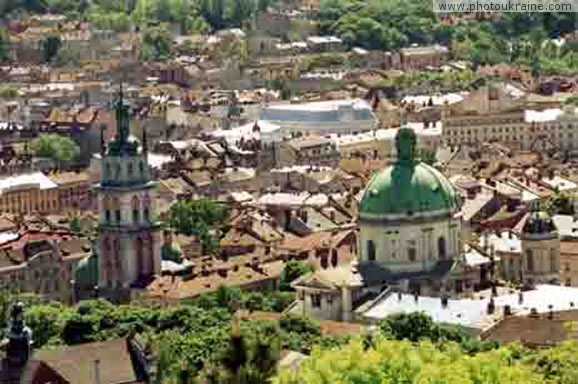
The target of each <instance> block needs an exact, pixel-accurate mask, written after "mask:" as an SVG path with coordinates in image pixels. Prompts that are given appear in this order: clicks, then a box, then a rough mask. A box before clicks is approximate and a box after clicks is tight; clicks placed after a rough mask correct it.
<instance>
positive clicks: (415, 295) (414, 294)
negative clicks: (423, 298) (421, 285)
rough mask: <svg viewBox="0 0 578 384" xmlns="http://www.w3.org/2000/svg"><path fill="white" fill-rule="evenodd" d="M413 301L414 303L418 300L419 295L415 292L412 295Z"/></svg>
mask: <svg viewBox="0 0 578 384" xmlns="http://www.w3.org/2000/svg"><path fill="white" fill-rule="evenodd" d="M413 299H414V300H415V302H416V303H417V301H418V300H419V294H418V293H417V292H414V293H413Z"/></svg>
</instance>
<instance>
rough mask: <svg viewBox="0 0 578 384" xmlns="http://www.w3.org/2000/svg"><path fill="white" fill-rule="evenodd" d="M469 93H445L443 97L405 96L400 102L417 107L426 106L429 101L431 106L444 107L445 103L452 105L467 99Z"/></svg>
mask: <svg viewBox="0 0 578 384" xmlns="http://www.w3.org/2000/svg"><path fill="white" fill-rule="evenodd" d="M469 94H470V93H469V92H460V93H446V94H444V95H439V94H436V95H416V96H406V97H404V98H403V99H402V102H405V103H412V102H413V103H415V104H418V105H423V104H426V105H427V104H428V103H429V101H430V99H431V101H432V103H433V105H444V104H445V103H446V101H447V102H448V104H454V103H457V102H459V101H462V100H463V99H464V98H465V97H467V96H468V95H469Z"/></svg>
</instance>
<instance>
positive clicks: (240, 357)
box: [0, 291, 578, 384]
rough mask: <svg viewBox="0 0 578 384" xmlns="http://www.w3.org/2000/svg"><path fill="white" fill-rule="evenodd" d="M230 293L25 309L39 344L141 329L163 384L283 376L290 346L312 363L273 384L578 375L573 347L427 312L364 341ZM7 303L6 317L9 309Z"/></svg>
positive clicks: (577, 347) (399, 318) (383, 326)
mask: <svg viewBox="0 0 578 384" xmlns="http://www.w3.org/2000/svg"><path fill="white" fill-rule="evenodd" d="M230 295H231V292H225V291H223V292H220V293H217V294H214V296H216V297H214V298H213V299H216V300H217V301H213V302H212V307H211V308H207V307H203V306H200V305H199V304H198V303H194V304H192V305H182V306H180V307H175V308H159V307H152V308H151V307H141V306H134V305H133V306H114V305H112V304H110V303H108V302H105V301H87V302H83V303H81V304H80V305H78V306H77V307H74V308H70V307H64V306H61V305H60V304H56V303H53V304H36V305H33V306H31V307H29V308H28V309H27V310H26V313H25V318H26V321H27V324H28V325H29V326H30V327H31V328H32V331H33V335H34V346H35V347H36V348H40V347H45V346H48V345H61V344H69V345H70V344H78V343H84V342H90V341H96V340H107V339H111V338H116V337H121V336H125V335H127V334H130V333H133V332H138V333H140V334H141V335H142V336H143V338H144V339H145V340H147V341H148V342H149V345H150V348H152V352H153V354H154V356H156V359H157V368H158V369H157V377H156V378H154V379H155V381H157V382H163V383H197V384H201V383H205V384H209V383H221V384H222V383H246V384H261V383H263V382H266V381H267V380H268V379H269V378H271V377H274V376H275V375H277V369H276V367H277V363H278V361H279V358H280V350H281V349H284V348H289V349H292V350H297V351H301V352H304V353H307V354H310V355H311V357H310V358H308V359H307V360H305V361H304V363H303V364H302V366H301V369H300V370H299V371H298V372H294V371H283V372H281V373H280V374H279V375H278V377H277V378H276V379H275V382H277V383H279V384H289V383H291V384H297V383H299V384H307V383H312V384H319V383H343V384H345V383H352V384H353V383H356V384H359V383H368V384H369V383H377V382H379V383H422V382H427V383H432V382H437V383H460V384H463V383H477V384H485V383H488V384H489V383H492V384H495V383H522V382H527V383H546V384H550V383H551V384H554V383H573V382H575V379H576V377H578V368H576V367H578V364H577V363H578V344H577V343H576V342H567V343H563V344H561V345H559V346H556V347H552V348H548V349H541V350H529V349H525V348H523V347H521V346H520V345H516V344H513V345H507V346H499V345H498V344H497V343H494V342H480V341H478V340H475V339H473V338H472V337H471V336H470V334H469V333H468V332H466V331H465V330H464V329H463V328H460V327H456V326H448V325H440V324H435V323H433V321H432V320H431V318H429V317H428V316H426V315H424V314H420V313H413V314H405V315H395V316H392V317H390V318H387V319H386V320H384V321H382V322H381V323H380V324H379V327H378V329H377V331H376V332H371V333H366V334H363V335H360V336H359V337H354V338H350V337H340V338H335V337H327V336H322V335H321V330H320V327H319V324H317V323H315V322H313V321H311V320H308V319H306V318H301V317H296V316H284V317H282V318H281V321H279V322H270V321H250V322H249V321H239V320H238V319H237V318H236V317H235V316H234V315H233V313H232V310H231V309H230V308H229V307H228V306H227V305H228V303H229V301H228V300H225V301H224V302H219V300H221V299H223V298H228V297H230ZM211 300H212V299H211ZM209 301H210V300H209ZM201 302H202V301H201ZM2 303H3V301H2V300H0V310H1V312H0V313H6V309H7V306H6V305H2ZM206 303H207V302H206ZM222 304H224V306H222ZM4 319H6V318H5V317H4Z"/></svg>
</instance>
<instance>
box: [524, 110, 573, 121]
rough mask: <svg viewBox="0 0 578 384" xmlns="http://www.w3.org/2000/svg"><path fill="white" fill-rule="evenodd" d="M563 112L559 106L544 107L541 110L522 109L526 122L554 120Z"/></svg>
mask: <svg viewBox="0 0 578 384" xmlns="http://www.w3.org/2000/svg"><path fill="white" fill-rule="evenodd" d="M563 113H564V111H562V110H561V109H560V108H551V109H545V110H543V111H533V110H527V111H524V120H525V121H526V122H528V123H533V122H535V123H540V122H544V121H555V120H558V118H559V117H560V116H561V115H562V114H563Z"/></svg>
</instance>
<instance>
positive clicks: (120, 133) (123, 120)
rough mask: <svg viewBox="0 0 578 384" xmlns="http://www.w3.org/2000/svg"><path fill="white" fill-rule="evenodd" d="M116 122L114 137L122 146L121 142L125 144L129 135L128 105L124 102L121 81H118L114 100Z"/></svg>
mask: <svg viewBox="0 0 578 384" xmlns="http://www.w3.org/2000/svg"><path fill="white" fill-rule="evenodd" d="M116 124H117V132H116V137H117V140H118V142H119V143H120V144H121V146H122V144H125V143H126V142H127V141H128V136H129V128H128V125H129V116H128V105H127V104H126V103H125V102H124V92H123V86H122V82H121V83H120V90H119V92H118V100H117V102H116Z"/></svg>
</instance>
